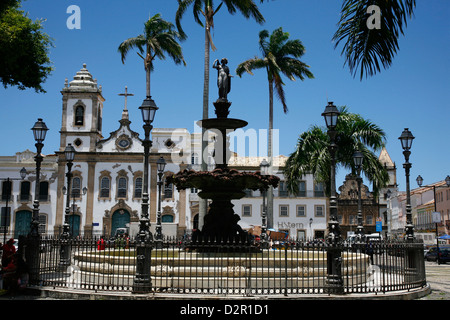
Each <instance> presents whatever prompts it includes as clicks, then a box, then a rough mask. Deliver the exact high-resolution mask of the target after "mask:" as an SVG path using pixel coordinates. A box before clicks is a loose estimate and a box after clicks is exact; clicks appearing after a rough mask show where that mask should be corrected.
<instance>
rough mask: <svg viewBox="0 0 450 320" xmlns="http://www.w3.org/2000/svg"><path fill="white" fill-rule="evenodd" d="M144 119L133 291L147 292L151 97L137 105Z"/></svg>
mask: <svg viewBox="0 0 450 320" xmlns="http://www.w3.org/2000/svg"><path fill="white" fill-rule="evenodd" d="M139 109H140V110H141V113H142V120H143V121H144V126H143V128H144V133H145V139H144V141H143V142H142V145H143V146H144V185H143V187H144V188H143V189H144V190H143V192H142V212H141V218H140V220H139V233H138V235H137V238H136V254H137V259H136V275H135V278H134V284H133V292H135V293H147V292H149V291H150V290H151V287H152V283H151V278H150V265H151V261H150V259H151V253H152V246H153V235H152V234H151V232H150V218H149V205H148V201H149V194H148V159H149V156H150V148H151V146H152V141H151V140H150V132H151V130H152V129H153V126H152V123H153V120H154V119H155V113H156V110H158V107H157V106H156V104H155V101H153V100H152V99H151V97H147V98H146V99H145V100H144V101H143V103H142V105H141V106H140V107H139Z"/></svg>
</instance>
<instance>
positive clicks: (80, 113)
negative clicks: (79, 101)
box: [75, 106, 84, 126]
mask: <svg viewBox="0 0 450 320" xmlns="http://www.w3.org/2000/svg"><path fill="white" fill-rule="evenodd" d="M83 124H84V108H83V106H76V107H75V125H77V126H82V125H83Z"/></svg>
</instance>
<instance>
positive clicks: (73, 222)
mask: <svg viewBox="0 0 450 320" xmlns="http://www.w3.org/2000/svg"><path fill="white" fill-rule="evenodd" d="M80 220H81V219H80V216H79V215H76V214H72V215H70V216H69V232H70V234H71V235H72V237H78V236H79V235H80Z"/></svg>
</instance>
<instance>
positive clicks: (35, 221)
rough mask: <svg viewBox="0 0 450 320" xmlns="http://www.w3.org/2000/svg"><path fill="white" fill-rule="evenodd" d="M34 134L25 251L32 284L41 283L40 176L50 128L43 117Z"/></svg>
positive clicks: (37, 123) (36, 125)
mask: <svg viewBox="0 0 450 320" xmlns="http://www.w3.org/2000/svg"><path fill="white" fill-rule="evenodd" d="M31 130H32V131H33V135H34V140H35V141H36V144H35V146H36V156H35V157H34V160H35V161H36V181H35V184H36V185H35V191H34V202H33V215H32V220H31V226H30V233H29V234H28V245H27V249H26V252H25V257H26V260H27V263H28V266H29V277H30V284H36V285H37V284H39V265H40V257H39V246H40V235H39V193H40V176H41V163H42V160H43V156H42V154H41V152H42V148H43V147H44V143H43V142H44V140H45V136H46V134H47V131H48V128H47V126H46V125H45V123H44V122H43V121H42V119H41V118H39V119H38V121H37V122H36V123H35V124H34V126H33V128H31Z"/></svg>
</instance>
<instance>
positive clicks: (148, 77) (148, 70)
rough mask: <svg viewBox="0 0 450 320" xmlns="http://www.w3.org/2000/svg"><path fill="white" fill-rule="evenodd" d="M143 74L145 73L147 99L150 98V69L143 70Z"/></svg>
mask: <svg viewBox="0 0 450 320" xmlns="http://www.w3.org/2000/svg"><path fill="white" fill-rule="evenodd" d="M145 73H146V78H147V81H146V84H147V89H146V90H147V98H149V97H150V68H145Z"/></svg>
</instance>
